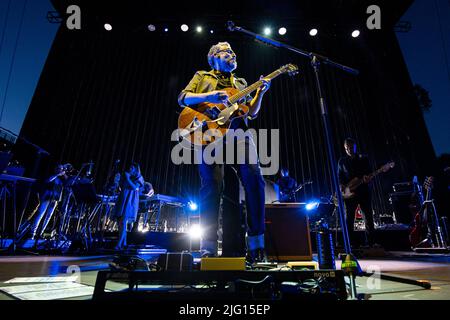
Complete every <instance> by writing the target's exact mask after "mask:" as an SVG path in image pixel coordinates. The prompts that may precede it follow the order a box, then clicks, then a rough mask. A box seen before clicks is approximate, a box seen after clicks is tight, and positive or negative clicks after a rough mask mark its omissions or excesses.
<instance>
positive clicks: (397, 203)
mask: <svg viewBox="0 0 450 320" xmlns="http://www.w3.org/2000/svg"><path fill="white" fill-rule="evenodd" d="M412 197H413V192H408V191H406V192H394V193H390V194H389V202H390V203H391V207H392V213H393V214H394V219H395V222H396V223H397V224H406V225H410V224H411V223H413V221H414V214H413V213H412V212H411V209H410V208H409V205H410V203H411V200H412Z"/></svg>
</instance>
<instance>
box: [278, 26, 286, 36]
mask: <svg viewBox="0 0 450 320" xmlns="http://www.w3.org/2000/svg"><path fill="white" fill-rule="evenodd" d="M286 32H287V29H286V28H284V27H283V28H280V29H278V33H279V34H280V35H282V36H284V35H285V34H286Z"/></svg>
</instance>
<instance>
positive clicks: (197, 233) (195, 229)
mask: <svg viewBox="0 0 450 320" xmlns="http://www.w3.org/2000/svg"><path fill="white" fill-rule="evenodd" d="M202 235H203V230H202V228H201V227H200V225H198V224H193V225H192V226H191V228H190V229H189V236H190V237H191V238H192V239H200V238H201V237H202Z"/></svg>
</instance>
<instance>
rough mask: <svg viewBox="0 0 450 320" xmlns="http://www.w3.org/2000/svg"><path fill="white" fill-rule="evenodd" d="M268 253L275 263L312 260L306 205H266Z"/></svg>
mask: <svg viewBox="0 0 450 320" xmlns="http://www.w3.org/2000/svg"><path fill="white" fill-rule="evenodd" d="M265 223H266V232H265V246H266V253H267V255H268V257H269V258H270V259H271V260H275V261H310V260H312V249H311V236H310V232H309V231H310V228H309V221H308V215H307V214H306V209H305V204H301V203H280V204H266V218H265Z"/></svg>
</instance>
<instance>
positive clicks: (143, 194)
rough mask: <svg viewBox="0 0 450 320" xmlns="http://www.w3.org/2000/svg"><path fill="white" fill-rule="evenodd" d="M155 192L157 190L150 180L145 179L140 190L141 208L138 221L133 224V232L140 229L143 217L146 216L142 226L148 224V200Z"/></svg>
mask: <svg viewBox="0 0 450 320" xmlns="http://www.w3.org/2000/svg"><path fill="white" fill-rule="evenodd" d="M154 194H155V190H154V189H153V186H152V184H151V183H150V182H147V181H145V183H144V186H143V187H142V188H141V189H140V190H139V210H138V214H137V218H136V222H135V223H134V224H133V228H132V229H131V231H132V232H136V231H138V230H139V223H140V221H141V217H142V216H144V218H143V221H142V228H144V227H145V226H146V224H147V218H148V213H149V202H148V201H147V200H148V199H150V198H151V197H152V196H153V195H154Z"/></svg>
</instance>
